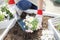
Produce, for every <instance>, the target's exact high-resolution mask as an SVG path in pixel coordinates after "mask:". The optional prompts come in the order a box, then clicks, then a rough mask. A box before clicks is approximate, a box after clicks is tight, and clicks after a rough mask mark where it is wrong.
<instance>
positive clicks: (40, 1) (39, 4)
mask: <svg viewBox="0 0 60 40" xmlns="http://www.w3.org/2000/svg"><path fill="white" fill-rule="evenodd" d="M37 3H38V10H42V9H43V0H38V2H37Z"/></svg>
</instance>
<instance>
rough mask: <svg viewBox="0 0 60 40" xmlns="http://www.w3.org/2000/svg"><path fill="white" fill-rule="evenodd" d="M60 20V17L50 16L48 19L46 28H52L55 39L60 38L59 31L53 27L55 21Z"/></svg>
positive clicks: (55, 23) (58, 39)
mask: <svg viewBox="0 0 60 40" xmlns="http://www.w3.org/2000/svg"><path fill="white" fill-rule="evenodd" d="M59 22H60V17H56V18H52V19H49V20H48V29H49V30H52V31H53V32H54V35H55V38H56V40H60V33H59V32H58V30H57V29H56V28H55V26H56V25H57V23H59ZM57 27H58V26H57Z"/></svg>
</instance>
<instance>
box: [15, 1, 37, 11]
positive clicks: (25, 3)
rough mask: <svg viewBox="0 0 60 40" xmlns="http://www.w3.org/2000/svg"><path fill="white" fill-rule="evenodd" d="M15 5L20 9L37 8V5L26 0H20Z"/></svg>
mask: <svg viewBox="0 0 60 40" xmlns="http://www.w3.org/2000/svg"><path fill="white" fill-rule="evenodd" d="M16 5H17V7H18V8H19V9H21V10H27V9H37V6H35V5H34V4H32V3H31V2H29V1H28V0H21V1H19V2H18V3H17V4H16Z"/></svg>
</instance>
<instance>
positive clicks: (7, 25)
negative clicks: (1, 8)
mask: <svg viewBox="0 0 60 40" xmlns="http://www.w3.org/2000/svg"><path fill="white" fill-rule="evenodd" d="M9 10H10V11H11V12H12V13H13V16H14V18H12V19H11V20H4V21H1V22H0V40H4V37H5V36H6V35H7V33H8V32H9V30H10V29H11V28H12V27H13V26H14V25H15V23H16V21H17V15H16V13H15V11H14V10H13V8H11V7H10V8H9Z"/></svg>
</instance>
